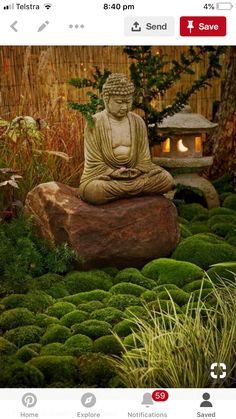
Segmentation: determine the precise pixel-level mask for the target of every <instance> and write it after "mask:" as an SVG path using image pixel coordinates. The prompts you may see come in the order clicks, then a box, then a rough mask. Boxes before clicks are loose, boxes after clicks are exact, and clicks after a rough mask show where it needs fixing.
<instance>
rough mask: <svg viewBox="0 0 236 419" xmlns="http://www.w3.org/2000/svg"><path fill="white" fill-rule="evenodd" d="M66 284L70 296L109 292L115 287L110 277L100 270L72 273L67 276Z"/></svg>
mask: <svg viewBox="0 0 236 419" xmlns="http://www.w3.org/2000/svg"><path fill="white" fill-rule="evenodd" d="M65 283H66V287H67V290H68V291H69V293H70V294H78V293H80V292H85V291H86V292H87V291H92V290H97V289H101V290H104V291H108V290H109V288H111V287H112V285H113V283H112V280H111V278H110V276H109V275H108V274H107V273H105V272H104V271H100V270H99V269H94V270H91V271H83V272H71V273H69V274H67V275H66V277H65Z"/></svg>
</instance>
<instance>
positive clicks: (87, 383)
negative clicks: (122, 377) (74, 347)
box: [78, 353, 115, 388]
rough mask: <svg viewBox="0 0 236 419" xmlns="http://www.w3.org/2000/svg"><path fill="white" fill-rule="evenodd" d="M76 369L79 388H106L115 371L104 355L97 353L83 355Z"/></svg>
mask: <svg viewBox="0 0 236 419" xmlns="http://www.w3.org/2000/svg"><path fill="white" fill-rule="evenodd" d="M78 369H79V377H80V385H81V387H98V388H106V387H108V384H109V380H110V379H111V378H112V377H114V376H115V371H114V368H113V367H112V365H111V364H110V362H109V361H108V360H107V357H106V356H105V355H102V354H99V353H90V354H84V355H81V356H80V357H79V360H78Z"/></svg>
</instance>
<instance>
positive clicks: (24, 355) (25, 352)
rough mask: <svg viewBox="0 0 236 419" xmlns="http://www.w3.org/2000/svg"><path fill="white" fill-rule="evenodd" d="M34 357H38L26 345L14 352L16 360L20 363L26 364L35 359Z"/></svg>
mask: <svg viewBox="0 0 236 419" xmlns="http://www.w3.org/2000/svg"><path fill="white" fill-rule="evenodd" d="M36 356H38V353H37V352H36V351H34V350H33V349H32V348H29V346H28V345H25V346H22V348H20V349H18V351H17V352H16V358H17V359H19V360H20V361H22V362H28V361H29V360H30V359H32V358H35V357H36Z"/></svg>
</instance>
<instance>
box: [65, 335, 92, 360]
mask: <svg viewBox="0 0 236 419" xmlns="http://www.w3.org/2000/svg"><path fill="white" fill-rule="evenodd" d="M64 348H65V350H66V352H67V353H68V354H69V355H73V356H77V357H78V356H80V355H82V354H83V353H86V352H92V350H93V341H92V339H91V338H89V337H88V336H85V335H82V334H77V335H74V336H72V337H70V338H69V339H67V341H66V342H65V344H64Z"/></svg>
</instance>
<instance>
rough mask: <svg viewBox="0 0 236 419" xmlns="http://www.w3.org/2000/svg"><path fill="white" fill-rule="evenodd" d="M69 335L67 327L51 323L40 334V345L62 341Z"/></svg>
mask: <svg viewBox="0 0 236 419" xmlns="http://www.w3.org/2000/svg"><path fill="white" fill-rule="evenodd" d="M70 336H71V331H70V329H68V327H65V326H61V325H59V324H58V325H57V324H56V325H51V326H49V327H48V329H47V330H46V332H45V333H44V335H43V336H42V339H41V343H42V345H47V344H48V343H53V342H60V343H64V342H65V341H66V340H67V339H68V338H69V337H70Z"/></svg>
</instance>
